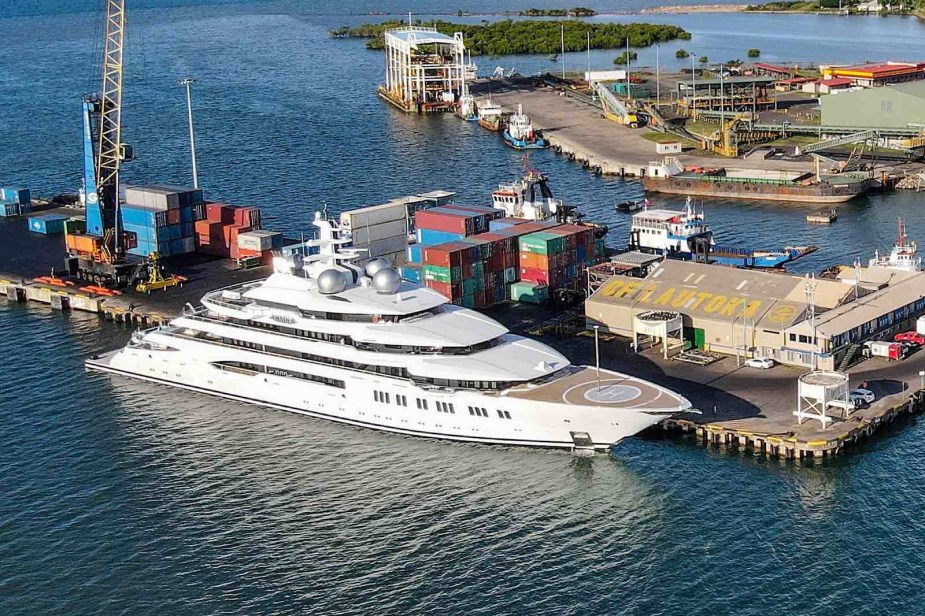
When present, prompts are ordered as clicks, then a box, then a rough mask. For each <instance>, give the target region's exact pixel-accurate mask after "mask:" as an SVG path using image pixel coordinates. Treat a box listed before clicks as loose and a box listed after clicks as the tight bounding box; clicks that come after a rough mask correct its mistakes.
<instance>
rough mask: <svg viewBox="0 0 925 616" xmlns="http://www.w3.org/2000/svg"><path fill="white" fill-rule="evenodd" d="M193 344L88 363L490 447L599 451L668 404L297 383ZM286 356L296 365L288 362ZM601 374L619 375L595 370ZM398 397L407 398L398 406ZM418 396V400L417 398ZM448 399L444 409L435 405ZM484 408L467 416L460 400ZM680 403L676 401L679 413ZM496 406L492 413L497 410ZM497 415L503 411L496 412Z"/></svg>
mask: <svg viewBox="0 0 925 616" xmlns="http://www.w3.org/2000/svg"><path fill="white" fill-rule="evenodd" d="M188 344H190V345H195V346H196V347H200V348H195V349H187V350H183V349H177V350H172V351H158V350H151V349H143V348H133V347H131V346H129V347H126V348H125V349H122V350H119V351H114V352H111V353H107V354H104V355H101V356H97V357H94V358H93V359H90V360H88V361H87V362H86V366H87V368H89V369H91V370H97V371H101V372H108V373H112V374H117V375H122V376H127V377H132V378H136V379H141V380H145V381H149V382H152V383H157V384H161V385H169V386H171V387H178V388H182V389H186V390H190V391H196V392H199V393H204V394H209V395H212V396H219V397H222V398H228V399H231V400H236V401H239V402H246V403H251V404H257V405H262V406H267V407H272V408H275V409H279V410H283V411H289V412H292V413H299V414H302V415H308V416H311V417H316V418H319V419H327V420H331V421H336V422H340V423H345V424H350V425H353V426H359V427H364V428H371V429H375V430H383V431H386V432H394V433H398V434H404V435H409V436H418V437H428V438H438V439H445V440H451V441H464V442H477V443H486V444H497V445H515V446H531V447H553V448H572V447H574V446H575V441H574V440H573V438H572V435H573V433H586V434H587V435H588V436H589V437H590V439H591V441H592V442H593V445H594V448H595V449H599V450H605V449H608V448H610V447H611V446H613V445H614V444H616V443H617V442H619V441H620V440H622V439H624V438H626V437H629V436H633V435H635V434H638V433H639V432H641V431H642V430H645V429H646V428H648V427H650V426H652V425H654V424H656V423H658V422H660V421H662V420H663V419H665V418H666V417H668V416H670V415H671V414H672V413H671V412H667V411H665V412H658V411H656V412H644V411H640V410H634V409H612V408H607V407H601V406H590V405H589V406H585V405H581V406H576V405H574V404H549V403H543V402H536V401H533V400H527V399H523V398H513V397H508V396H504V395H489V394H482V393H479V392H470V391H434V390H430V389H424V388H421V387H418V386H416V385H415V384H413V383H410V382H408V381H405V380H402V379H394V378H389V377H379V376H376V375H368V374H363V373H359V374H358V373H355V372H354V371H350V370H343V369H339V368H334V367H330V366H325V367H323V368H322V369H321V370H319V367H318V366H315V365H312V366H311V368H312V370H313V372H316V373H318V372H324V373H325V376H330V377H331V378H336V379H339V380H341V381H343V382H344V383H345V386H344V387H343V388H338V387H332V386H329V385H325V384H321V383H315V382H312V381H302V380H297V379H293V378H289V377H282V376H276V375H274V374H269V373H257V374H242V373H239V372H232V371H227V370H222V369H219V368H216V367H214V366H213V365H212V362H215V361H223V360H224V361H255V362H256V361H262V362H264V363H266V362H267V357H266V356H261V355H259V354H256V353H251V352H248V351H246V350H243V349H223V348H209V347H210V345H204V344H200V343H195V342H189V343H188ZM293 362H295V363H293ZM273 363H274V364H276V366H278V367H279V368H281V369H290V370H291V369H298V368H299V367H302V368H303V369H304V364H303V365H302V366H300V365H299V364H302V362H298V360H289V359H278V358H274V362H273ZM602 375H603V376H604V378H611V379H612V378H614V377H620V378H623V377H624V375H619V374H618V373H613V372H605V371H602ZM374 392H381V393H385V394H388V403H383V402H379V401H377V400H375V399H374V395H375V394H374ZM397 396H403V397H404V398H405V399H406V405H404V406H399V405H398V404H397V403H396V402H397ZM419 398H420V399H422V400H426V401H427V404H426V406H427V408H426V409H423V408H421V409H419V408H417V405H416V401H417V400H418V399H419ZM438 402H440V403H441V404H442V405H444V408H445V406H446V405H448V404H452V405H453V409H454V411H453V412H452V413H450V412H446V411H442V412H441V411H439V410H438V407H439V405H438V404H437V403H438ZM469 406H473V407H478V408H481V409H484V410H485V411H487V416H485V415H472V414H471V413H470V412H469V411H468V407H469ZM679 410H680V409H678V411H679ZM499 411H500V412H501V414H499ZM505 413H506V414H507V415H505Z"/></svg>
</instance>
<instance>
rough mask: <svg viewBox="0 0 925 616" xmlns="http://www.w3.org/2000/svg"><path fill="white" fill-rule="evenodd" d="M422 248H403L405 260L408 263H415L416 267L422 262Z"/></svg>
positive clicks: (415, 245) (414, 246)
mask: <svg viewBox="0 0 925 616" xmlns="http://www.w3.org/2000/svg"><path fill="white" fill-rule="evenodd" d="M423 251H424V247H423V246H421V245H420V244H410V245H409V246H407V247H406V248H405V260H407V261H408V263H416V264H418V265H420V264H422V263H423V262H424V254H423Z"/></svg>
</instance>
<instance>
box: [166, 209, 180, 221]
mask: <svg viewBox="0 0 925 616" xmlns="http://www.w3.org/2000/svg"><path fill="white" fill-rule="evenodd" d="M167 224H168V225H178V224H180V210H167Z"/></svg>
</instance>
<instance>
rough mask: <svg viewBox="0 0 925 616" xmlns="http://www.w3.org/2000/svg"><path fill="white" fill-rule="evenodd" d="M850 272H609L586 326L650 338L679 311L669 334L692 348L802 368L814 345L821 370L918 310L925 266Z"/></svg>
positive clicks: (924, 300) (667, 266)
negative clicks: (642, 274) (677, 322)
mask: <svg viewBox="0 0 925 616" xmlns="http://www.w3.org/2000/svg"><path fill="white" fill-rule="evenodd" d="M854 271H855V270H854V268H851V272H852V276H851V277H847V275H846V277H843V278H842V279H839V278H837V277H835V278H825V279H822V278H819V279H807V278H805V277H802V276H795V275H789V274H784V273H771V272H763V271H758V270H745V269H737V268H728V267H722V266H716V265H707V264H702V263H693V262H687V261H673V260H667V261H665V262H664V263H662V264H661V265H660V266H658V267H657V268H655V269H654V270H653V271H652V273H650V274H649V275H648V276H647V277H646V278H642V279H640V278H628V277H624V276H614V277H613V278H611V279H610V280H609V281H608V282H607V283H605V284H604V285H602V286H601V287H600V288H599V289H598V290H597V291H596V292H595V293H594V294H593V295H592V296H591V297H590V298H589V299H588V301H587V302H586V304H585V315H586V318H587V322H588V325H589V326H594V325H599V326H601V329H602V330H604V331H607V332H609V333H614V334H618V335H620V336H625V337H628V338H633V339H636V340H639V339H640V334H645V335H647V336H648V339H649V340H651V341H652V343H653V344H654V343H656V342H658V343H659V344H660V343H661V342H662V341H661V340H654V339H653V332H654V331H655V330H654V326H653V322H654V320H655V319H662V320H664V321H665V322H666V323H673V322H675V321H674V318H675V315H680V322H681V323H682V327H681V331H680V332H678V333H677V334H673V332H672V334H673V335H676V336H677V337H678V338H683V339H684V340H686V341H687V342H688V343H689V345H691V346H696V347H698V348H701V349H704V350H708V351H711V352H718V353H723V354H728V355H737V356H743V357H770V358H772V359H775V360H776V361H779V362H781V363H784V364H789V365H795V366H807V367H809V366H812V365H813V360H814V357H813V355H814V353H815V355H816V357H815V363H816V365H817V366H818V367H819V368H822V369H837V368H839V367H840V365H841V363H842V362H843V360H844V358H845V356H846V355H847V354H853V353H855V352H856V351H857V345H858V343H860V342H862V341H863V340H866V339H870V338H872V337H875V336H877V335H881V334H884V332H889V331H891V330H897V331H898V330H899V329H900V328H902V327H903V326H906V325H907V324H908V322H909V321H910V320H913V319H914V318H915V317H916V316H918V315H919V314H921V313H922V312H923V311H925V273H922V272H916V273H907V272H895V271H889V272H888V274H889V275H887V276H882V275H880V274H881V273H880V272H879V271H877V269H876V268H874V269H869V268H863V272H864V273H863V275H862V276H861V277H860V278H859V279H858V280H855V279H854ZM868 272H870V273H868ZM811 307H812V308H811ZM814 327H815V334H814V332H813V328H814ZM656 337H657V336H656Z"/></svg>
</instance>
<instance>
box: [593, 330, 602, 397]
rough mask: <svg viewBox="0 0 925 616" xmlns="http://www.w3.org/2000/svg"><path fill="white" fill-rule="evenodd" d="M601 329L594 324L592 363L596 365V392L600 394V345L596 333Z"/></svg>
mask: <svg viewBox="0 0 925 616" xmlns="http://www.w3.org/2000/svg"><path fill="white" fill-rule="evenodd" d="M600 330H601V326H600V325H595V326H594V365H595V366H597V394H598V396H600V394H601V347H600V339H599V337H598V334H599V332H600Z"/></svg>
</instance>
